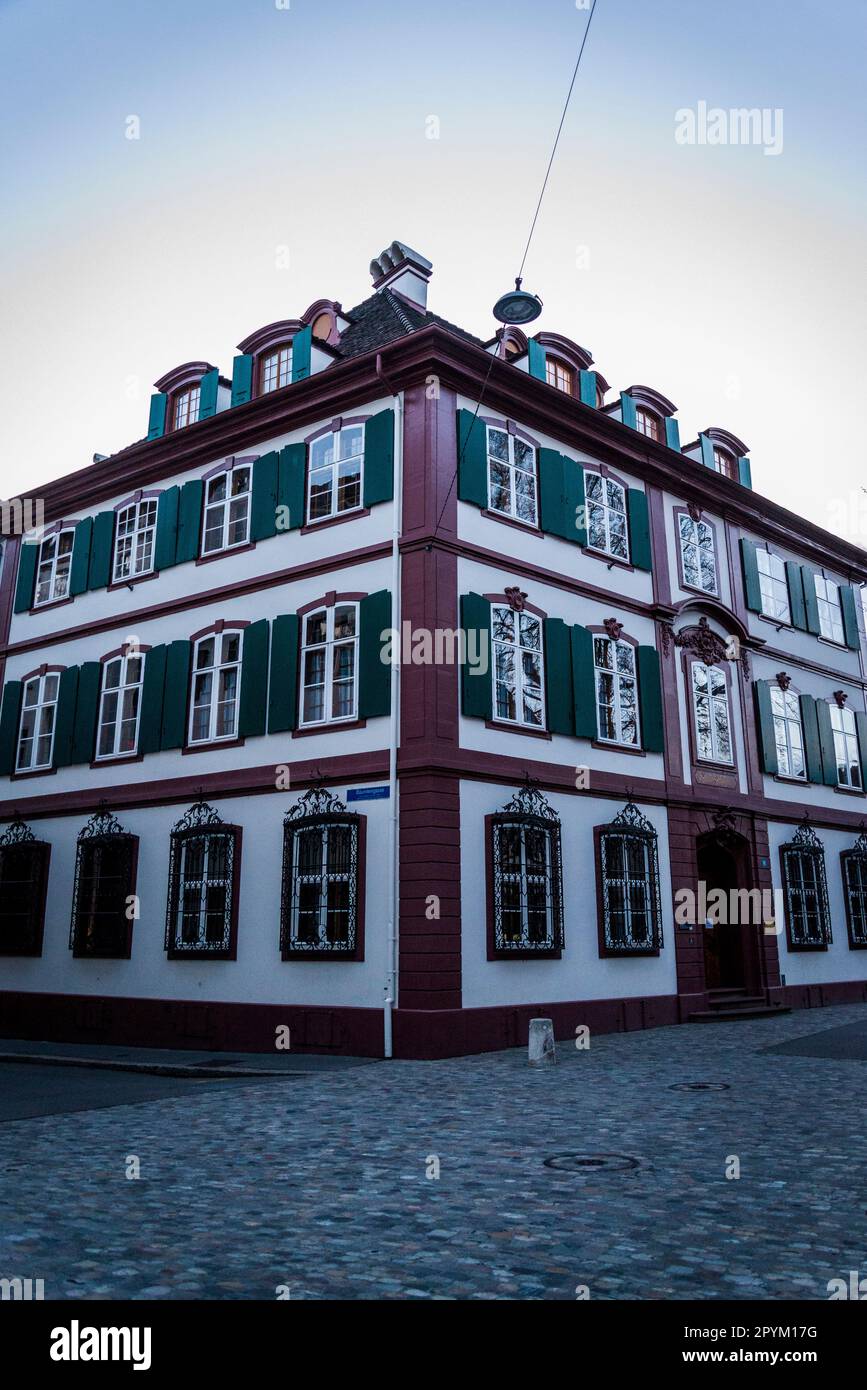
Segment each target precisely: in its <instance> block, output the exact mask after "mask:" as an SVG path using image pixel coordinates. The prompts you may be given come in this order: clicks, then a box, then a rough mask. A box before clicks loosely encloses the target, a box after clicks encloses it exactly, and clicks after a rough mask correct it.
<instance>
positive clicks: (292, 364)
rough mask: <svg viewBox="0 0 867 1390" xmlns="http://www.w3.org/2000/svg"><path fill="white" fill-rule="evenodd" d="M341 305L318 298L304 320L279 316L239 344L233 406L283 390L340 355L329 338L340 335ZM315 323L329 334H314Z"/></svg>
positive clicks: (235, 363)
mask: <svg viewBox="0 0 867 1390" xmlns="http://www.w3.org/2000/svg"><path fill="white" fill-rule="evenodd" d="M339 309H340V306H339V305H334V304H332V303H331V302H330V301H329V300H324V299H323V300H316V301H314V303H313V304H312V305H311V306H310V308H309V309H308V310H307V311H306V313H305V314H304V315H303V316H302V317H301V318H300V319H279V320H278V321H277V322H276V323H268V324H265V326H264V327H263V328H257V329H256V331H255V333H250V334H249V335H248V337H246V338H244V339H243V341H242V342H240V343H239V344H238V354H239V355H238V356H237V357H236V358H235V362H234V366H233V369H232V405H233V406H235V405H244V404H246V402H247V401H250V400H253V399H256V398H258V397H259V396H267V395H270V394H271V392H272V391H280V390H282V389H283V387H284V386H292V385H294V384H295V383H296V382H298V381H306V380H307V378H308V377H310V376H312V375H313V374H314V373H315V372H319V371H322V370H323V368H325V367H329V366H330V365H331V363H332V361H333V360H334V358H335V357H338V356H339V352H338V349H337V347H336V346H334V345H333V344H332V342H331V341H329V340H330V339H331V338H333V337H334V336H335V334H336V336H337V337H339V335H340V325H341V324H345V323H346V322H347V320H345V319H342V317H340V315H339V313H338V311H339ZM314 325H318V331H319V332H320V333H322V332H324V333H325V337H320V336H318V335H314V332H313V328H314Z"/></svg>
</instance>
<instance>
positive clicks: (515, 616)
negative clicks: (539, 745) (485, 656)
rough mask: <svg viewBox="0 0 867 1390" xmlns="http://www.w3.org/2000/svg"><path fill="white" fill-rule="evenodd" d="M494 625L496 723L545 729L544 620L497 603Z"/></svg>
mask: <svg viewBox="0 0 867 1390" xmlns="http://www.w3.org/2000/svg"><path fill="white" fill-rule="evenodd" d="M491 625H492V633H493V643H494V709H495V710H496V717H497V719H505V720H508V722H509V723H511V724H523V725H525V726H527V727H528V728H532V729H542V728H544V725H545V707H544V703H543V699H542V671H543V656H542V622H541V619H539V618H536V617H534V616H533V614H532V613H518V612H516V611H515V610H514V609H512V608H509V607H507V606H506V605H505V604H497V603H495V604H494V605H493V606H492V609H491Z"/></svg>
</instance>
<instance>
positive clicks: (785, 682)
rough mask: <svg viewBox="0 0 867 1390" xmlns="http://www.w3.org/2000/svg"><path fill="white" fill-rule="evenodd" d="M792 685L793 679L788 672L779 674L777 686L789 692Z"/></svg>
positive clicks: (779, 672)
mask: <svg viewBox="0 0 867 1390" xmlns="http://www.w3.org/2000/svg"><path fill="white" fill-rule="evenodd" d="M791 684H792V677H791V676H790V675H789V674H788V672H786V671H778V672H777V685H778V686H779V687H780V689H781V690H788V688H789V686H790V685H791Z"/></svg>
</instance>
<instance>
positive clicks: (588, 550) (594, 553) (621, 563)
mask: <svg viewBox="0 0 867 1390" xmlns="http://www.w3.org/2000/svg"><path fill="white" fill-rule="evenodd" d="M581 549H582V550H583V552H584V554H585V555H589V556H591V558H592V559H594V560H601V561H602V563H603V564H604V565H607V566H608V568H609V569H619V570H628V571H629V573H630V574H632V573H634V572H635V566H634V565H633V564H632V561H631V560H620V559H618V557H617V556H616V555H608V554H606V552H605V551H604V550H595V549H594V548H593V546H592V545H583V546H582V547H581Z"/></svg>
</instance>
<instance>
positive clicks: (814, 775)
mask: <svg viewBox="0 0 867 1390" xmlns="http://www.w3.org/2000/svg"><path fill="white" fill-rule="evenodd" d="M799 702H800V706H801V728H802V729H803V732H804V755H805V757H806V760H807V777H808V778H809V780H810V781H811V782H819V783H822V782H824V780H825V771H824V767H823V764H822V745H821V742H820V740H819V720H818V716H817V714H816V701H815V700H814V699H813V697H812V695H801V696H800V697H799ZM822 703H823V704H824V701H822Z"/></svg>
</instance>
